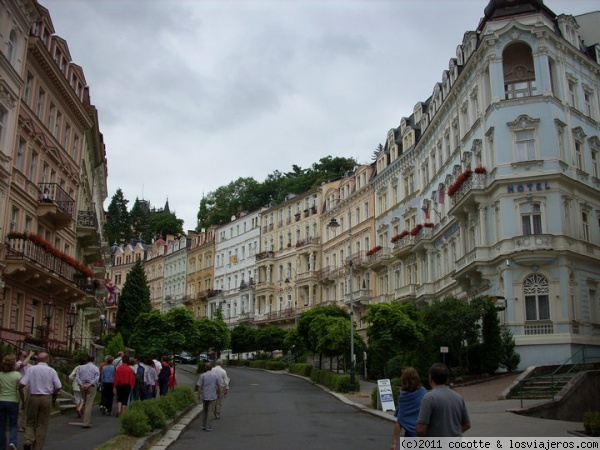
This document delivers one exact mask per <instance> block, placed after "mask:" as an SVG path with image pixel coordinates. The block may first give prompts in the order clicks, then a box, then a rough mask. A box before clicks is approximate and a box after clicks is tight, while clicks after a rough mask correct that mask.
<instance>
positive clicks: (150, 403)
mask: <svg viewBox="0 0 600 450" xmlns="http://www.w3.org/2000/svg"><path fill="white" fill-rule="evenodd" d="M142 405H143V407H144V412H145V413H146V416H147V417H148V424H149V425H150V429H152V430H158V429H160V430H163V429H164V428H165V427H166V426H167V417H166V416H165V414H164V413H163V412H162V411H161V409H160V407H159V406H158V400H157V399H152V400H144V401H143V402H142Z"/></svg>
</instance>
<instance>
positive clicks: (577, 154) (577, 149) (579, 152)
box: [575, 141, 583, 170]
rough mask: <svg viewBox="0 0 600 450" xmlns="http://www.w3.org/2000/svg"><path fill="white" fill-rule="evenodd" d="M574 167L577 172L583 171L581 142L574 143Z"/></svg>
mask: <svg viewBox="0 0 600 450" xmlns="http://www.w3.org/2000/svg"><path fill="white" fill-rule="evenodd" d="M575 167H576V168H577V169H578V170H583V154H582V149H581V142H579V141H575Z"/></svg>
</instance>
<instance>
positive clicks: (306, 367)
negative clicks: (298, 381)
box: [288, 363, 313, 377]
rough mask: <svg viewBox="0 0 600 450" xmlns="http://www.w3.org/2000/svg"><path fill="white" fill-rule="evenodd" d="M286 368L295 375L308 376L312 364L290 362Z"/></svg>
mask: <svg viewBox="0 0 600 450" xmlns="http://www.w3.org/2000/svg"><path fill="white" fill-rule="evenodd" d="M288 370H289V371H290V372H291V373H295V374H296V375H302V376H303V377H310V373H311V372H312V370H313V365H312V364H304V363H292V364H290V365H289V366H288Z"/></svg>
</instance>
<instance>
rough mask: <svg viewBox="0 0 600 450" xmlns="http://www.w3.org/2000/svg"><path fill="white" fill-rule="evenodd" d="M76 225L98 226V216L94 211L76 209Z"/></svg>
mask: <svg viewBox="0 0 600 450" xmlns="http://www.w3.org/2000/svg"><path fill="white" fill-rule="evenodd" d="M77 226H78V227H86V228H96V229H97V228H98V216H96V212H95V211H77Z"/></svg>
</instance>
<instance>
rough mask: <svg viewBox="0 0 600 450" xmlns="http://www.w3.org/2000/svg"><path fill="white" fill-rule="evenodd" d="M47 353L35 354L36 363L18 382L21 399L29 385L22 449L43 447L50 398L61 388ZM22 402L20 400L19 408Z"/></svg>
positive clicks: (50, 406)
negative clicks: (49, 363)
mask: <svg viewBox="0 0 600 450" xmlns="http://www.w3.org/2000/svg"><path fill="white" fill-rule="evenodd" d="M49 360H50V357H49V356H48V353H45V352H41V353H40V354H39V355H37V363H36V365H35V366H31V367H30V368H29V369H28V370H27V372H26V373H25V376H24V377H23V378H21V381H20V382H19V391H20V394H19V395H20V396H21V399H23V394H24V393H23V390H24V389H25V386H29V401H28V402H27V425H26V426H25V443H24V444H23V450H41V449H42V448H44V441H45V440H46V433H47V432H48V424H49V422H50V413H51V412H52V398H53V397H54V396H57V395H58V393H59V392H60V388H62V384H61V383H60V380H59V379H58V374H57V373H56V370H54V369H53V368H52V367H50V366H49V365H48V361H49ZM23 406H24V403H23V402H21V409H22V408H23Z"/></svg>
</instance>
